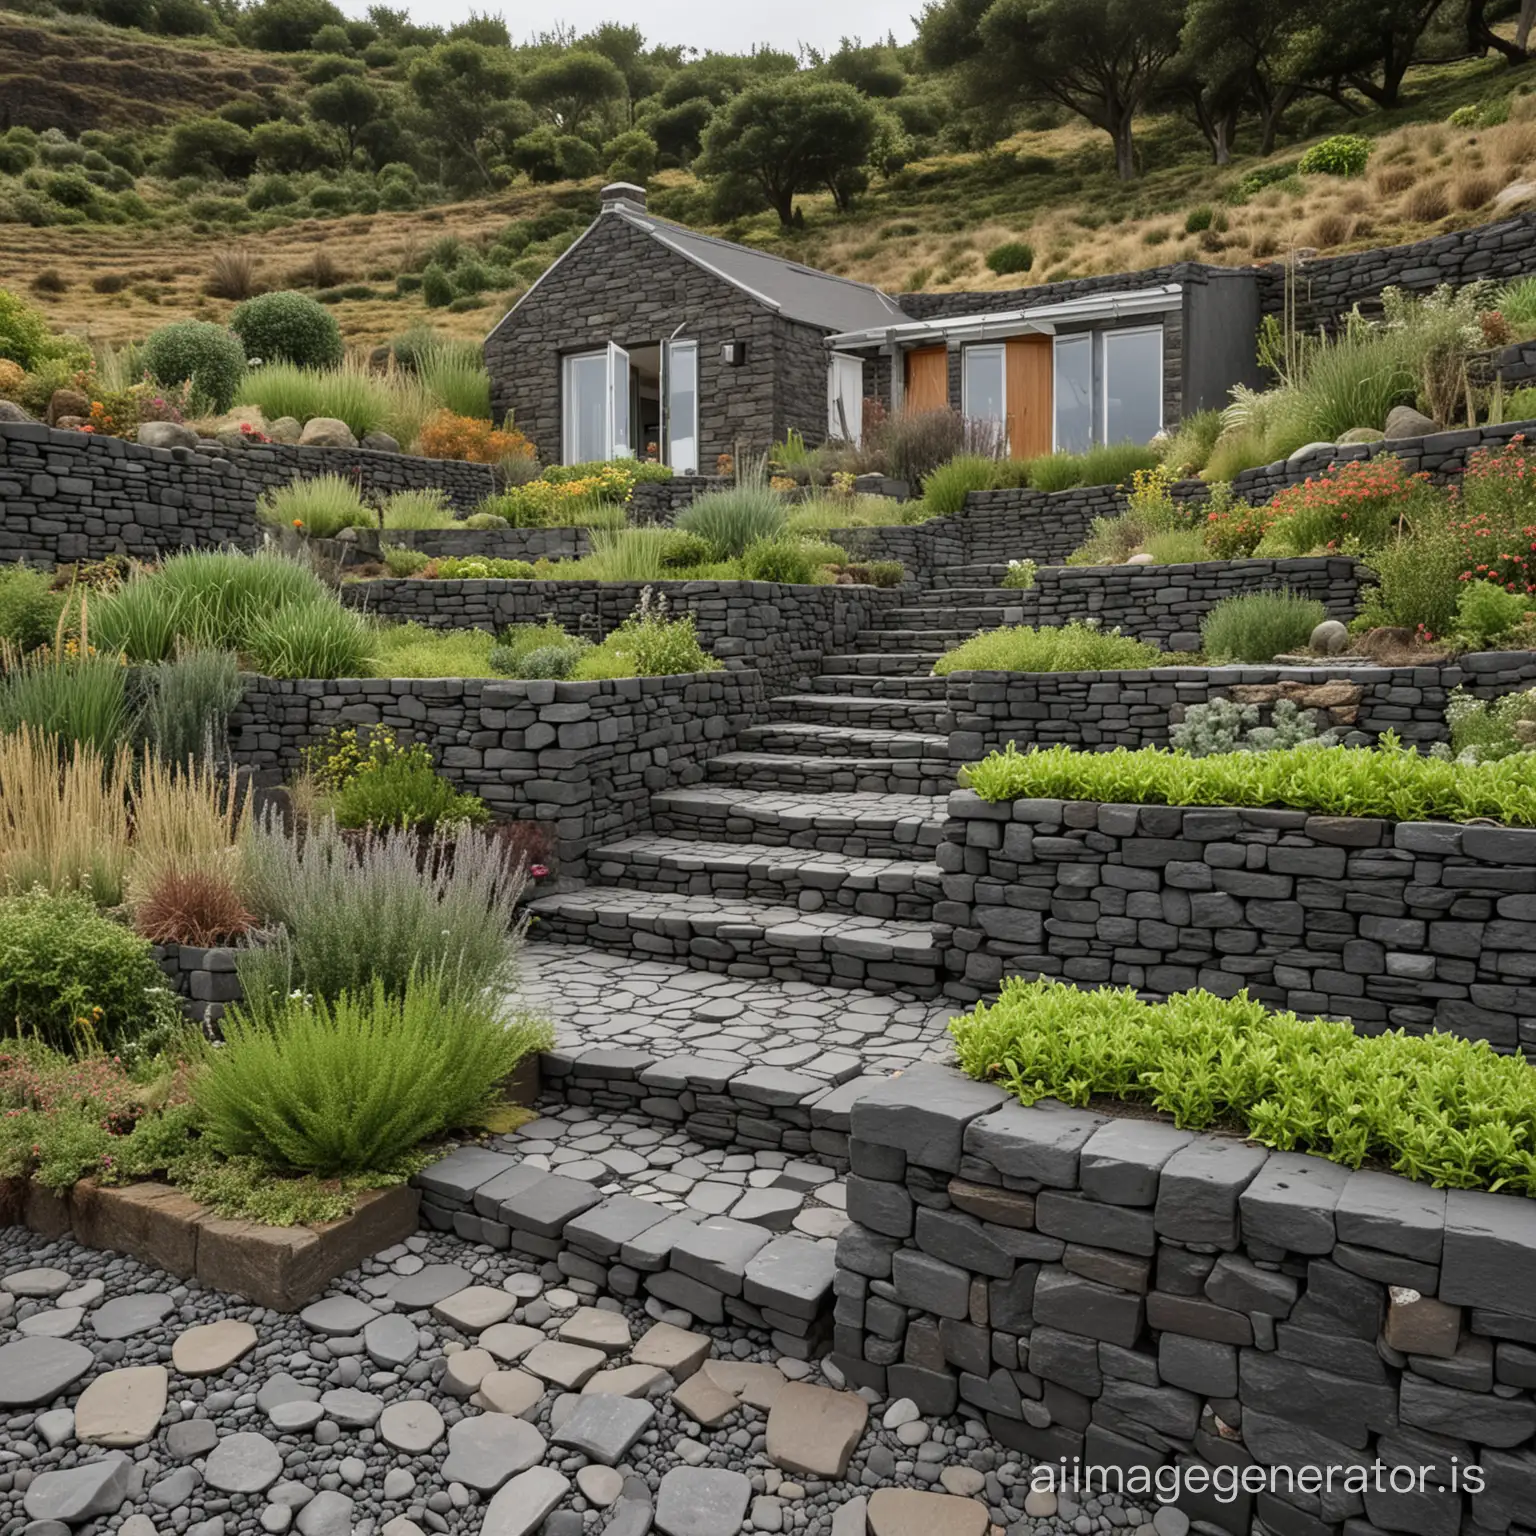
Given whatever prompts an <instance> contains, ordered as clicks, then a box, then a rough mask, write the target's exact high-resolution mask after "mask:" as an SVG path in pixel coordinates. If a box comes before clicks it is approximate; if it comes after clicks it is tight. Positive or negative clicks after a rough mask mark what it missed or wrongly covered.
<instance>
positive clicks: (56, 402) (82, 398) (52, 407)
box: [48, 389, 91, 427]
mask: <svg viewBox="0 0 1536 1536" xmlns="http://www.w3.org/2000/svg"><path fill="white" fill-rule="evenodd" d="M61 416H79V417H82V418H83V419H84V420H86V421H89V420H90V419H91V401H90V397H89V396H88V395H84V394H82V393H81V392H80V391H79V390H78V389H56V390H54V392H53V394H52V396H50V398H49V400H48V425H49V426H50V427H56V426H57V425H58V424H59V418H60V417H61Z"/></svg>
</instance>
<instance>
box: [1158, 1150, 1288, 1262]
mask: <svg viewBox="0 0 1536 1536" xmlns="http://www.w3.org/2000/svg"><path fill="white" fill-rule="evenodd" d="M1268 1158H1269V1151H1268V1149H1267V1148H1265V1147H1254V1146H1249V1145H1248V1144H1247V1143H1246V1142H1240V1141H1230V1140H1228V1139H1226V1138H1224V1137H1215V1136H1197V1137H1196V1138H1195V1139H1194V1140H1193V1141H1192V1142H1190V1144H1189V1145H1188V1146H1187V1147H1183V1148H1181V1149H1180V1150H1179V1151H1177V1152H1175V1153H1174V1154H1173V1156H1172V1157H1170V1158H1169V1159H1168V1161H1167V1162H1166V1163H1165V1164H1164V1165H1163V1171H1162V1177H1161V1178H1160V1179H1159V1180H1158V1186H1157V1207H1156V1211H1155V1217H1156V1223H1157V1231H1158V1234H1159V1235H1160V1236H1162V1237H1171V1238H1173V1239H1175V1240H1176V1241H1178V1242H1181V1243H1214V1244H1216V1245H1217V1246H1218V1247H1222V1248H1235V1247H1236V1246H1237V1240H1238V1217H1237V1200H1238V1196H1239V1195H1241V1194H1242V1192H1243V1191H1244V1190H1245V1189H1246V1188H1247V1187H1248V1186H1249V1185H1250V1184H1251V1183H1252V1182H1253V1180H1254V1179H1255V1178H1256V1177H1257V1176H1258V1172H1259V1170H1260V1169H1261V1168H1262V1167H1263V1166H1264V1164H1265V1162H1267V1161H1268Z"/></svg>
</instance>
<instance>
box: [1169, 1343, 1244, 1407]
mask: <svg viewBox="0 0 1536 1536" xmlns="http://www.w3.org/2000/svg"><path fill="white" fill-rule="evenodd" d="M1157 1369H1158V1372H1159V1374H1160V1375H1161V1376H1162V1378H1163V1380H1164V1381H1166V1382H1168V1383H1170V1384H1171V1385H1173V1386H1175V1387H1186V1388H1188V1389H1189V1391H1191V1392H1199V1393H1200V1394H1201V1395H1202V1396H1204V1397H1236V1396H1237V1350H1236V1349H1235V1348H1234V1347H1233V1346H1232V1345H1231V1344H1218V1343H1216V1342H1215V1341H1213V1340H1211V1339H1186V1338H1184V1337H1183V1336H1182V1335H1180V1334H1177V1333H1164V1334H1161V1335H1160V1336H1159V1338H1158V1341H1157Z"/></svg>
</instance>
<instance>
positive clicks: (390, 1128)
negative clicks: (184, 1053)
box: [193, 980, 549, 1175]
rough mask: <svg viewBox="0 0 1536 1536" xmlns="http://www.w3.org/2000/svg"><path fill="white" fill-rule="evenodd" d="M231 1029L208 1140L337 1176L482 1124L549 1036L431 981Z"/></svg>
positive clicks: (206, 1082)
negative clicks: (445, 993) (450, 994)
mask: <svg viewBox="0 0 1536 1536" xmlns="http://www.w3.org/2000/svg"><path fill="white" fill-rule="evenodd" d="M222 1029H223V1034H224V1045H223V1047H222V1048H221V1049H219V1050H217V1051H210V1052H209V1053H208V1057H207V1060H206V1062H205V1064H204V1066H203V1069H202V1071H201V1072H200V1073H199V1074H198V1076H197V1078H196V1079H195V1082H194V1086H193V1095H194V1100H195V1102H196V1104H197V1107H198V1108H199V1110H201V1112H202V1116H203V1127H204V1129H203V1134H204V1135H205V1136H206V1137H207V1138H208V1139H209V1140H210V1141H211V1142H212V1143H213V1144H214V1145H215V1146H216V1147H217V1148H218V1149H219V1150H220V1151H221V1152H223V1153H225V1154H226V1155H229V1156H235V1157H255V1158H259V1159H261V1160H262V1161H263V1162H265V1163H267V1164H269V1165H271V1166H273V1167H277V1168H295V1169H300V1170H303V1171H306V1172H312V1173H318V1174H325V1175H336V1174H347V1173H360V1172H363V1171H364V1170H373V1169H377V1170H387V1169H389V1168H391V1167H392V1166H393V1165H394V1164H395V1163H396V1162H398V1161H399V1159H400V1158H401V1157H402V1156H404V1154H405V1153H407V1152H409V1151H410V1150H411V1149H412V1148H413V1147H415V1146H417V1145H418V1144H420V1143H421V1142H423V1141H425V1140H427V1138H429V1137H432V1136H436V1135H438V1134H440V1133H441V1132H443V1131H445V1130H451V1129H453V1128H455V1127H458V1126H464V1125H468V1124H471V1123H472V1122H474V1121H475V1120H476V1119H477V1117H478V1116H481V1115H483V1113H484V1112H485V1110H486V1109H487V1108H488V1107H489V1106H490V1104H491V1103H492V1101H493V1100H494V1099H495V1097H496V1090H497V1087H498V1085H499V1084H500V1083H501V1082H502V1080H503V1079H504V1078H506V1077H507V1075H508V1074H509V1073H510V1072H512V1070H513V1069H514V1068H515V1067H516V1066H517V1064H518V1062H519V1061H520V1060H521V1059H522V1058H523V1057H524V1056H525V1055H527V1054H528V1053H529V1052H530V1051H532V1050H537V1049H539V1048H540V1047H541V1046H543V1045H546V1044H547V1043H548V1039H549V1036H548V1031H547V1030H545V1029H538V1028H534V1027H526V1026H525V1027H519V1028H508V1027H507V1026H506V1024H505V1023H504V1021H502V1020H501V1019H499V1018H497V1017H496V1014H495V1012H494V1011H493V1009H492V1008H491V1007H490V1006H488V1005H487V1004H485V1003H480V1002H473V1001H467V1000H464V999H452V998H451V999H449V1000H447V1001H446V1002H445V1001H444V1000H443V999H442V998H441V997H440V996H439V994H438V992H437V989H436V988H435V987H434V986H431V985H430V984H427V983H424V982H422V981H419V980H413V982H412V983H411V984H410V985H408V986H407V988H406V990H405V992H404V995H403V996H392V995H391V994H390V993H389V992H388V991H387V990H386V989H385V987H384V984H383V981H382V980H376V981H375V982H374V984H373V986H372V987H371V989H369V990H367V991H365V992H362V993H349V994H348V995H346V996H344V997H341V998H339V999H337V1000H336V1001H334V1002H327V1001H326V1000H325V999H324V998H318V999H316V1000H315V1001H314V1002H313V1003H311V1002H309V1001H308V1000H306V999H305V998H303V997H294V998H287V999H285V1000H284V1002H283V1004H282V1006H281V1007H280V1008H278V1009H276V1010H274V1011H273V1012H272V1013H270V1014H269V1015H267V1016H266V1017H262V1018H258V1019H251V1018H247V1017H246V1016H245V1015H244V1014H243V1013H242V1012H241V1011H240V1010H239V1009H236V1010H234V1011H233V1013H232V1014H230V1015H226V1017H225V1019H224V1020H223V1024H222Z"/></svg>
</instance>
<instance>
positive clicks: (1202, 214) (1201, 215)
mask: <svg viewBox="0 0 1536 1536" xmlns="http://www.w3.org/2000/svg"><path fill="white" fill-rule="evenodd" d="M1215 221H1216V210H1215V209H1214V208H1212V207H1211V205H1210V204H1209V203H1201V204H1200V206H1199V207H1198V208H1191V209H1190V210H1189V212H1188V213H1186V214H1185V215H1184V233H1185V234H1186V235H1203V234H1204V233H1205V232H1206V230H1208V229H1209V228H1210V227H1211V225H1212V224H1214V223H1215Z"/></svg>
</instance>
